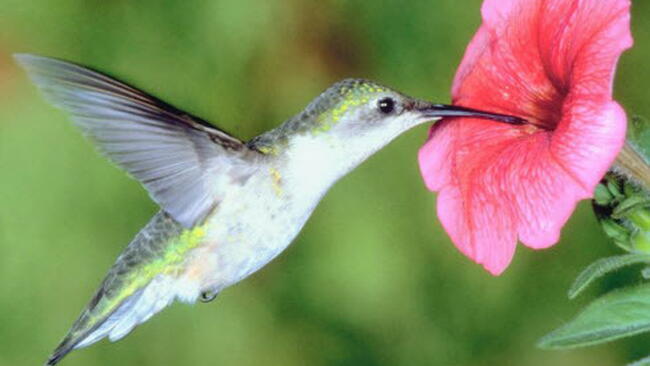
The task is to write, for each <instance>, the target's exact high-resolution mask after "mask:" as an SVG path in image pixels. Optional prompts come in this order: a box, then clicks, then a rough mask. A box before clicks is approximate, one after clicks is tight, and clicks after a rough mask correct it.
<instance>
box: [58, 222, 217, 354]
mask: <svg viewBox="0 0 650 366" xmlns="http://www.w3.org/2000/svg"><path fill="white" fill-rule="evenodd" d="M204 237H205V228H204V227H203V226H197V227H194V228H192V229H185V228H183V227H182V226H181V225H180V224H178V223H177V222H176V221H174V220H173V219H172V218H171V217H170V216H169V215H168V214H166V213H164V212H163V211H161V212H159V213H158V214H156V215H155V216H154V217H153V218H152V220H151V221H150V222H149V224H148V225H147V226H145V227H144V228H143V229H142V230H141V231H140V233H139V234H138V235H137V236H136V237H135V238H134V239H133V241H132V242H131V243H130V244H129V246H128V247H127V248H126V249H125V250H124V252H123V253H122V254H121V255H120V256H119V257H118V259H117V261H116V262H115V264H114V265H113V267H112V268H111V269H110V271H109V273H108V275H107V276H106V278H105V279H104V281H103V282H102V285H101V287H100V288H99V290H98V291H97V293H96V294H95V296H94V297H93V299H92V300H91V302H90V303H89V304H88V306H87V308H86V309H85V310H84V311H83V312H82V314H81V316H80V317H79V319H78V320H77V321H76V322H75V323H74V325H73V326H72V328H71V329H70V331H69V333H68V335H67V336H66V338H65V339H64V340H63V341H62V342H61V344H60V346H59V347H58V348H57V349H56V351H55V352H54V354H53V355H52V357H51V359H50V363H54V362H56V361H57V360H58V359H59V358H60V357H61V356H63V355H65V353H67V352H69V351H70V350H71V349H73V348H80V346H79V345H80V344H81V345H82V346H84V347H85V346H87V345H90V344H92V343H93V339H92V338H90V339H89V341H88V340H85V339H87V337H89V336H90V335H91V334H92V333H93V332H95V331H97V329H98V327H100V326H102V324H103V323H104V322H105V321H106V320H107V319H108V318H109V317H110V316H111V315H112V314H113V313H114V312H115V311H116V310H118V309H119V308H120V306H122V305H123V304H124V302H125V301H126V300H127V299H130V298H131V297H133V296H134V295H135V294H137V293H138V291H141V290H142V289H143V288H144V287H145V286H147V285H148V284H149V283H150V282H151V281H152V280H153V279H154V278H155V277H156V276H160V275H166V276H173V277H178V276H180V275H182V273H183V272H184V271H185V270H186V267H185V265H186V260H187V258H188V252H189V251H191V250H192V249H195V248H197V247H199V246H200V244H201V243H202V240H203V238H204ZM134 306H135V305H134ZM134 325H137V324H134ZM103 333H108V334H110V329H108V330H104V331H103ZM97 340H99V338H98V339H97ZM82 341H83V343H80V342H82Z"/></svg>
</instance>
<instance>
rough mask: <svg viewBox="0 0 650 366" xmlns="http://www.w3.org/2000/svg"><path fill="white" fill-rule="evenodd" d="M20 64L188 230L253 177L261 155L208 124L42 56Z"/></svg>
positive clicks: (94, 74) (118, 84)
mask: <svg viewBox="0 0 650 366" xmlns="http://www.w3.org/2000/svg"><path fill="white" fill-rule="evenodd" d="M15 57H16V59H17V60H18V62H19V63H20V65H22V66H23V67H24V68H25V69H26V70H27V72H28V74H29V76H30V78H31V79H32V80H33V81H34V83H35V84H36V85H38V87H39V88H40V89H41V90H42V91H43V93H44V94H45V96H46V98H47V99H48V100H49V101H50V102H51V103H53V104H54V105H55V106H57V107H59V108H61V109H64V110H66V111H68V112H69V113H70V114H71V115H72V117H73V120H74V122H75V123H76V125H77V126H79V127H80V128H81V129H82V130H83V131H84V132H85V134H86V135H87V136H88V137H89V138H90V139H91V140H93V141H94V142H95V143H96V144H97V145H98V147H99V150H100V151H102V152H103V153H104V154H105V155H106V156H108V157H109V158H110V159H111V160H112V161H113V162H115V163H116V164H117V165H118V166H120V167H122V168H123V169H125V170H126V171H127V172H128V173H129V174H131V175H132V176H133V177H135V178H136V179H138V180H139V181H140V182H141V183H142V184H143V185H144V187H145V188H146V189H147V191H148V192H149V194H150V195H151V197H152V198H153V200H154V201H156V203H158V204H159V205H160V206H161V207H162V208H163V209H164V210H165V211H166V212H168V213H169V214H170V215H171V216H172V217H173V218H174V219H175V220H177V221H178V222H180V223H181V224H182V225H183V226H185V227H191V226H193V225H194V224H196V223H197V222H199V221H201V220H202V219H203V218H204V217H205V215H206V214H207V213H208V212H209V211H210V210H211V208H213V207H214V206H215V205H216V204H217V203H218V202H219V200H220V197H221V196H222V193H223V190H224V189H225V187H226V186H227V185H228V184H230V183H231V182H232V181H237V180H241V179H242V177H245V172H242V171H241V169H245V167H246V164H243V162H244V160H245V159H246V158H247V157H250V154H256V153H255V152H254V151H253V150H250V149H248V148H247V147H246V145H245V144H244V143H243V142H242V141H240V140H238V139H236V138H234V137H232V136H230V135H229V134H227V133H226V132H224V131H222V130H219V129H217V128H216V127H214V126H212V125H211V124H209V123H208V122H206V121H204V120H202V119H200V118H198V117H194V116H192V115H190V114H188V113H185V112H183V111H181V110H179V109H177V108H174V107H173V106H171V105H169V104H167V103H165V102H163V101H161V100H160V99H158V98H155V97H153V96H151V95H148V94H146V93H144V92H142V91H140V90H138V89H136V88H134V87H131V86H129V85H127V84H125V83H123V82H121V81H118V80H115V79H113V78H111V77H109V76H107V75H104V74H102V73H99V72H97V71H94V70H91V69H88V68H86V67H83V66H79V65H76V64H73V63H69V62H65V61H61V60H56V59H52V58H47V57H42V56H35V55H28V54H20V55H16V56H15ZM235 170H237V171H235Z"/></svg>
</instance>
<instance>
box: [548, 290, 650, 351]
mask: <svg viewBox="0 0 650 366" xmlns="http://www.w3.org/2000/svg"><path fill="white" fill-rule="evenodd" d="M647 331H650V284H645V285H642V286H637V287H627V288H624V289H621V290H616V291H612V292H611V293H609V294H607V295H605V296H603V297H601V298H599V299H598V300H596V301H594V302H593V303H591V304H589V305H588V306H587V307H586V308H585V309H584V310H583V311H582V312H581V313H580V314H579V315H578V316H577V317H576V318H575V319H573V320H571V321H570V322H569V323H567V324H565V325H563V326H562V327H560V328H558V329H557V330H555V331H553V332H552V333H550V334H548V335H546V336H545V337H543V338H542V339H541V340H540V341H539V346H540V347H542V348H550V349H560V348H574V347H581V346H589V345H594V344H598V343H603V342H608V341H611V340H615V339H619V338H622V337H627V336H631V335H635V334H639V333H642V332H647Z"/></svg>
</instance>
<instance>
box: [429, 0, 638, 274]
mask: <svg viewBox="0 0 650 366" xmlns="http://www.w3.org/2000/svg"><path fill="white" fill-rule="evenodd" d="M629 8H630V1H629V0H485V1H484V3H483V7H482V9H481V11H482V15H483V24H482V25H481V27H480V28H479V30H478V32H477V33H476V35H475V36H474V39H473V40H472V42H471V43H470V44H469V46H468V47H467V51H466V54H465V57H464V59H463V61H462V63H461V65H460V67H459V69H458V72H457V73H456V78H455V80H454V85H453V88H452V97H453V102H454V104H459V105H463V106H467V107H472V108H480V109H485V110H488V111H492V112H500V113H508V114H514V115H517V116H521V117H524V118H526V119H528V120H529V121H530V122H531V124H530V125H524V126H512V125H506V124H499V123H494V122H491V121H484V120H477V119H449V120H445V121H442V123H439V124H437V125H435V126H434V127H433V128H432V129H431V133H430V137H429V140H428V141H427V142H426V144H425V145H424V146H423V147H422V148H421V150H420V153H419V162H420V169H421V172H422V176H423V177H424V180H425V182H426V185H427V187H428V188H429V189H430V190H432V191H437V192H439V196H438V205H437V206H438V216H439V217H440V220H441V222H442V224H443V226H444V228H445V230H446V231H447V232H448V233H449V235H450V236H451V239H452V240H453V242H454V243H455V244H456V246H457V247H458V249H460V251H461V252H463V253H464V254H465V255H467V256H468V257H470V258H472V259H473V260H474V261H476V262H478V263H480V264H482V265H483V266H484V267H485V268H486V269H487V270H488V271H489V272H491V273H492V274H494V275H499V274H500V273H501V272H503V271H504V270H505V269H506V267H507V266H508V264H509V263H510V261H511V260H512V257H513V255H514V251H515V247H516V244H517V239H519V240H520V241H521V242H522V243H523V244H525V245H526V246H528V247H530V248H534V249H542V248H547V247H549V246H551V245H553V244H555V243H556V242H557V241H558V239H559V236H560V229H561V228H562V226H563V225H564V224H565V223H566V221H567V220H568V218H569V216H570V215H571V213H572V211H573V210H574V208H575V206H576V203H577V202H578V201H579V200H582V199H585V198H589V197H591V196H592V194H593V190H594V188H595V186H596V184H597V183H598V182H599V180H600V179H601V178H602V177H603V175H604V174H605V172H606V171H607V169H608V168H609V167H610V165H611V163H612V162H613V161H614V159H615V157H616V155H617V153H618V151H619V150H620V148H621V147H622V145H623V142H624V139H625V129H626V116H625V112H624V111H623V110H622V108H621V107H620V106H619V105H618V104H617V103H616V102H614V101H613V100H612V81H613V76H614V70H615V67H616V63H617V61H618V58H619V56H620V54H621V53H622V52H623V51H624V50H625V49H627V48H629V47H631V45H632V37H631V35H630V26H629V20H630V14H629Z"/></svg>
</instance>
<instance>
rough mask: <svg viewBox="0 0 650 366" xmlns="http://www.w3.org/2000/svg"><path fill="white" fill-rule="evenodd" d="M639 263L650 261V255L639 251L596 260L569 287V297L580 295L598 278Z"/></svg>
mask: <svg viewBox="0 0 650 366" xmlns="http://www.w3.org/2000/svg"><path fill="white" fill-rule="evenodd" d="M639 263H647V264H648V263H650V255H648V254H638V253H633V254H623V255H617V256H613V257H607V258H602V259H599V260H597V261H595V262H594V263H592V264H590V265H589V266H588V267H587V268H585V270H584V271H582V272H581V273H580V274H579V275H578V277H577V278H576V280H575V282H574V283H573V285H571V288H570V289H569V299H573V298H575V297H576V296H578V295H579V294H580V293H581V292H582V291H583V290H584V289H586V288H587V286H589V284H591V283H592V282H594V281H595V280H597V279H598V278H600V277H602V276H604V275H606V274H608V273H610V272H613V271H616V270H617V269H620V268H622V267H625V266H630V265H633V264H639Z"/></svg>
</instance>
